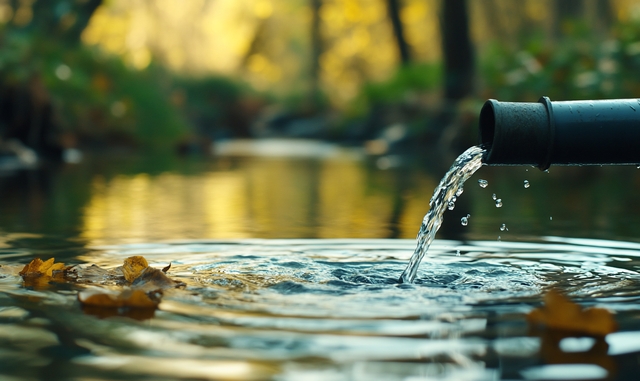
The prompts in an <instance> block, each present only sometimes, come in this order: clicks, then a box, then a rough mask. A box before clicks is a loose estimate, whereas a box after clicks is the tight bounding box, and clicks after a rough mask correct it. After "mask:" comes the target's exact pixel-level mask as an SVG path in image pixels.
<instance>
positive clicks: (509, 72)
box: [0, 0, 640, 161]
mask: <svg viewBox="0 0 640 381" xmlns="http://www.w3.org/2000/svg"><path fill="white" fill-rule="evenodd" d="M542 95H547V96H550V97H551V99H553V100H564V99H595V98H623V97H637V96H640V1H633V0H584V1H583V0H522V1H513V0H484V1H465V0H447V1H439V0H190V1H180V0H153V1H152V0H46V1H45V0H0V137H1V139H2V150H4V151H9V152H17V153H18V154H22V156H23V157H25V158H26V160H28V159H29V158H28V154H27V153H28V152H27V153H25V152H24V151H25V150H24V149H25V148H27V151H28V149H31V150H34V151H35V153H37V154H39V155H41V156H48V157H51V158H60V157H62V155H63V153H64V152H66V151H68V150H70V149H71V150H72V151H71V153H73V152H74V151H73V149H77V148H80V149H82V150H84V151H91V150H100V149H109V148H114V147H116V148H118V149H130V150H139V149H145V150H148V149H151V150H155V151H173V152H183V153H184V152H202V153H208V152H209V147H210V146H211V142H213V141H216V140H221V139H227V138H237V137H266V136H287V137H304V138H319V139H330V140H338V141H343V142H355V143H358V144H359V143H362V142H368V143H366V147H367V150H368V151H369V152H370V153H372V154H376V153H384V152H385V151H386V150H387V149H388V148H389V147H388V144H387V145H385V144H379V143H380V141H381V140H380V137H383V138H385V139H386V141H387V143H388V142H389V141H399V140H403V139H404V140H407V141H411V142H412V144H415V145H418V144H419V145H422V144H424V143H428V142H438V143H441V144H443V145H455V144H459V146H460V147H462V148H464V147H465V146H468V145H469V144H472V143H474V142H475V120H476V115H477V112H478V110H479V107H480V105H481V104H482V102H483V101H484V100H485V99H487V98H498V99H500V100H508V101H536V100H537V99H538V98H539V97H540V96H542ZM383 140H384V139H383ZM383 143H384V142H383ZM67 159H69V160H71V161H73V160H74V156H73V155H70V156H69V157H67Z"/></svg>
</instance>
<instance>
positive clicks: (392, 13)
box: [387, 0, 411, 65]
mask: <svg viewBox="0 0 640 381" xmlns="http://www.w3.org/2000/svg"><path fill="white" fill-rule="evenodd" d="M398 2H399V0H387V8H388V10H389V18H390V19H391V25H393V34H394V36H395V38H396V45H397V46H398V53H399V54H400V62H401V63H402V65H407V64H409V62H411V52H410V50H409V44H407V40H406V39H405V37H404V28H403V26H402V20H400V5H399V4H398Z"/></svg>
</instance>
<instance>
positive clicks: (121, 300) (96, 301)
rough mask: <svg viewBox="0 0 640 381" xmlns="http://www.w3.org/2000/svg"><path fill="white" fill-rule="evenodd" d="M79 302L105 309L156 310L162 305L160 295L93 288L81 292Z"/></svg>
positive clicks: (129, 290)
mask: <svg viewBox="0 0 640 381" xmlns="http://www.w3.org/2000/svg"><path fill="white" fill-rule="evenodd" d="M78 300H79V301H80V303H82V304H84V305H89V306H94V307H104V308H122V307H130V308H156V307H157V306H158V304H159V303H160V298H159V295H155V294H151V295H149V294H147V293H146V292H144V291H143V290H138V289H125V290H122V291H118V290H108V289H102V288H91V289H87V290H84V291H81V292H79V293H78Z"/></svg>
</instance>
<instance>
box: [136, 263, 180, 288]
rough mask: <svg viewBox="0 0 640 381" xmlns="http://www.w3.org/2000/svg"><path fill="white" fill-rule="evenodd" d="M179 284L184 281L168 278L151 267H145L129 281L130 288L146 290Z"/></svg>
mask: <svg viewBox="0 0 640 381" xmlns="http://www.w3.org/2000/svg"><path fill="white" fill-rule="evenodd" d="M180 286H184V283H182V282H178V281H175V280H173V279H171V278H169V277H168V276H166V275H165V274H164V273H163V272H162V271H160V270H158V269H154V268H153V267H147V268H146V269H145V270H144V271H143V272H142V274H140V276H139V277H137V278H136V279H135V280H134V281H133V283H131V287H132V288H135V289H139V290H144V291H146V292H150V291H156V290H165V289H168V288H174V287H180Z"/></svg>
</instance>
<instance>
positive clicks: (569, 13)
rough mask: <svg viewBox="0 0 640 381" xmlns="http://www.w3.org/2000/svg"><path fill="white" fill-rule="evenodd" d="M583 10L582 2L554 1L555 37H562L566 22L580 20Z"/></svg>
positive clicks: (575, 0)
mask: <svg viewBox="0 0 640 381" xmlns="http://www.w3.org/2000/svg"><path fill="white" fill-rule="evenodd" d="M583 10H584V8H583V0H555V13H556V14H555V20H554V35H555V37H556V38H559V37H562V35H564V34H565V32H566V31H565V25H567V22H571V21H572V20H576V19H579V18H581V17H582V16H583V15H584V12H583Z"/></svg>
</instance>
